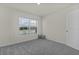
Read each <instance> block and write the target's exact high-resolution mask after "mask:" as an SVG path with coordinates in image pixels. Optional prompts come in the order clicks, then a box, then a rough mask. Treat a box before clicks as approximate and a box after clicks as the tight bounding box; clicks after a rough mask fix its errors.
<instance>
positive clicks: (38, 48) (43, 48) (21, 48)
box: [0, 39, 79, 55]
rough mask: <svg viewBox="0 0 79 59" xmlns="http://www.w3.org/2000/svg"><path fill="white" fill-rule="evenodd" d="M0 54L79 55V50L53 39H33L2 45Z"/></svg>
mask: <svg viewBox="0 0 79 59" xmlns="http://www.w3.org/2000/svg"><path fill="white" fill-rule="evenodd" d="M0 55H79V51H78V50H76V49H73V48H71V47H69V46H67V45H64V44H61V43H58V42H55V41H51V40H42V39H39V40H31V41H28V42H23V43H18V44H15V45H10V46H5V47H0Z"/></svg>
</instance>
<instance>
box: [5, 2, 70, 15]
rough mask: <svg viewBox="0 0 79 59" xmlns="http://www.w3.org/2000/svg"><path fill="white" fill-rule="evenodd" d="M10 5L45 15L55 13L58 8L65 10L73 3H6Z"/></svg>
mask: <svg viewBox="0 0 79 59" xmlns="http://www.w3.org/2000/svg"><path fill="white" fill-rule="evenodd" d="M4 5H6V6H8V7H11V8H16V9H19V10H21V11H25V12H30V13H32V14H35V15H39V16H44V15H47V14H50V13H53V12H55V11H58V10H63V9H66V8H69V6H70V5H71V4H58V3H57V4H56V3H51V4H45V3H41V4H40V5H37V4H36V3H35V4H34V3H26V4H25V3H21V4H20V3H17V4H13V3H12V4H11V3H10V4H4Z"/></svg>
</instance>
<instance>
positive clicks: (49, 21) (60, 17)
mask: <svg viewBox="0 0 79 59" xmlns="http://www.w3.org/2000/svg"><path fill="white" fill-rule="evenodd" d="M65 14H66V12H60V11H59V12H56V13H52V14H50V15H48V16H46V17H45V18H43V33H44V34H45V35H46V36H47V38H49V39H50V40H54V41H57V42H61V43H65V41H66V37H65V19H66V18H65Z"/></svg>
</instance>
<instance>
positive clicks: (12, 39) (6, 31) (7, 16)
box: [0, 6, 42, 46]
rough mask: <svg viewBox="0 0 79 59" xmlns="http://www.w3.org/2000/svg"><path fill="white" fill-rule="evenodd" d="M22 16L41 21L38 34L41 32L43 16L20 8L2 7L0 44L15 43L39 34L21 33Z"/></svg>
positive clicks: (0, 11)
mask: <svg viewBox="0 0 79 59" xmlns="http://www.w3.org/2000/svg"><path fill="white" fill-rule="evenodd" d="M20 16H26V17H30V18H33V19H36V20H38V21H39V23H38V26H39V28H38V34H40V33H41V28H42V27H41V26H42V25H41V18H40V17H39V16H36V15H33V14H29V13H27V12H23V11H20V10H16V9H12V8H7V7H2V6H1V7H0V46H5V45H9V44H15V43H19V42H23V41H27V40H32V39H35V38H37V34H29V35H21V34H19V30H18V20H19V17H20Z"/></svg>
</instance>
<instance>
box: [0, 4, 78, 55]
mask: <svg viewBox="0 0 79 59" xmlns="http://www.w3.org/2000/svg"><path fill="white" fill-rule="evenodd" d="M0 55H79V3H40V4H37V3H0Z"/></svg>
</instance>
